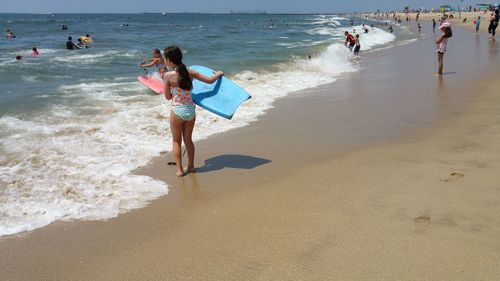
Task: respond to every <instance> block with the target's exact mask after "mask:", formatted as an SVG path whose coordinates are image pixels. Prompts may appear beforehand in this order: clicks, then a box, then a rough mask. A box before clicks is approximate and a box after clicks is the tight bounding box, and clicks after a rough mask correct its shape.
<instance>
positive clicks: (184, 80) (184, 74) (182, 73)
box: [163, 46, 193, 90]
mask: <svg viewBox="0 0 500 281" xmlns="http://www.w3.org/2000/svg"><path fill="white" fill-rule="evenodd" d="M163 54H164V55H165V58H166V59H168V60H170V61H171V62H172V63H173V64H175V65H177V68H176V70H175V71H176V72H177V73H178V74H179V82H178V83H179V88H181V89H183V90H192V89H193V82H192V81H191V76H189V72H188V70H187V68H186V66H185V65H184V63H182V52H181V49H179V48H178V47H176V46H169V47H166V48H165V50H164V51H163Z"/></svg>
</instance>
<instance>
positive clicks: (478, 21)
mask: <svg viewBox="0 0 500 281" xmlns="http://www.w3.org/2000/svg"><path fill="white" fill-rule="evenodd" d="M474 24H475V25H476V34H478V33H479V27H480V26H481V16H479V17H477V20H475V21H474Z"/></svg>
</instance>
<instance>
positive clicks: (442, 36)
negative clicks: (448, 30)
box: [436, 34, 444, 44]
mask: <svg viewBox="0 0 500 281" xmlns="http://www.w3.org/2000/svg"><path fill="white" fill-rule="evenodd" d="M443 39H444V34H443V35H441V36H439V38H438V39H437V40H436V44H440V43H441V42H443Z"/></svg>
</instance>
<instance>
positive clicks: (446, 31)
mask: <svg viewBox="0 0 500 281" xmlns="http://www.w3.org/2000/svg"><path fill="white" fill-rule="evenodd" d="M443 31H444V38H450V37H451V36H453V32H452V31H451V27H448V26H447V27H445V28H444V30H443Z"/></svg>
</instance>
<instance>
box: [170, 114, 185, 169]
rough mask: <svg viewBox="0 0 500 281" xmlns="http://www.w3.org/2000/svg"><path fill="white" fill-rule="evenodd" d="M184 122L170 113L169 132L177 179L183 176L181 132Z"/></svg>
mask: <svg viewBox="0 0 500 281" xmlns="http://www.w3.org/2000/svg"><path fill="white" fill-rule="evenodd" d="M183 127H184V121H183V120H182V119H180V118H179V117H177V115H175V113H173V112H171V113H170V132H171V133H172V150H173V154H174V159H175V164H176V165H177V171H176V173H175V174H176V175H177V176H178V177H182V176H184V169H183V167H182V154H181V153H182V147H181V145H182V131H183V130H184V129H183Z"/></svg>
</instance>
